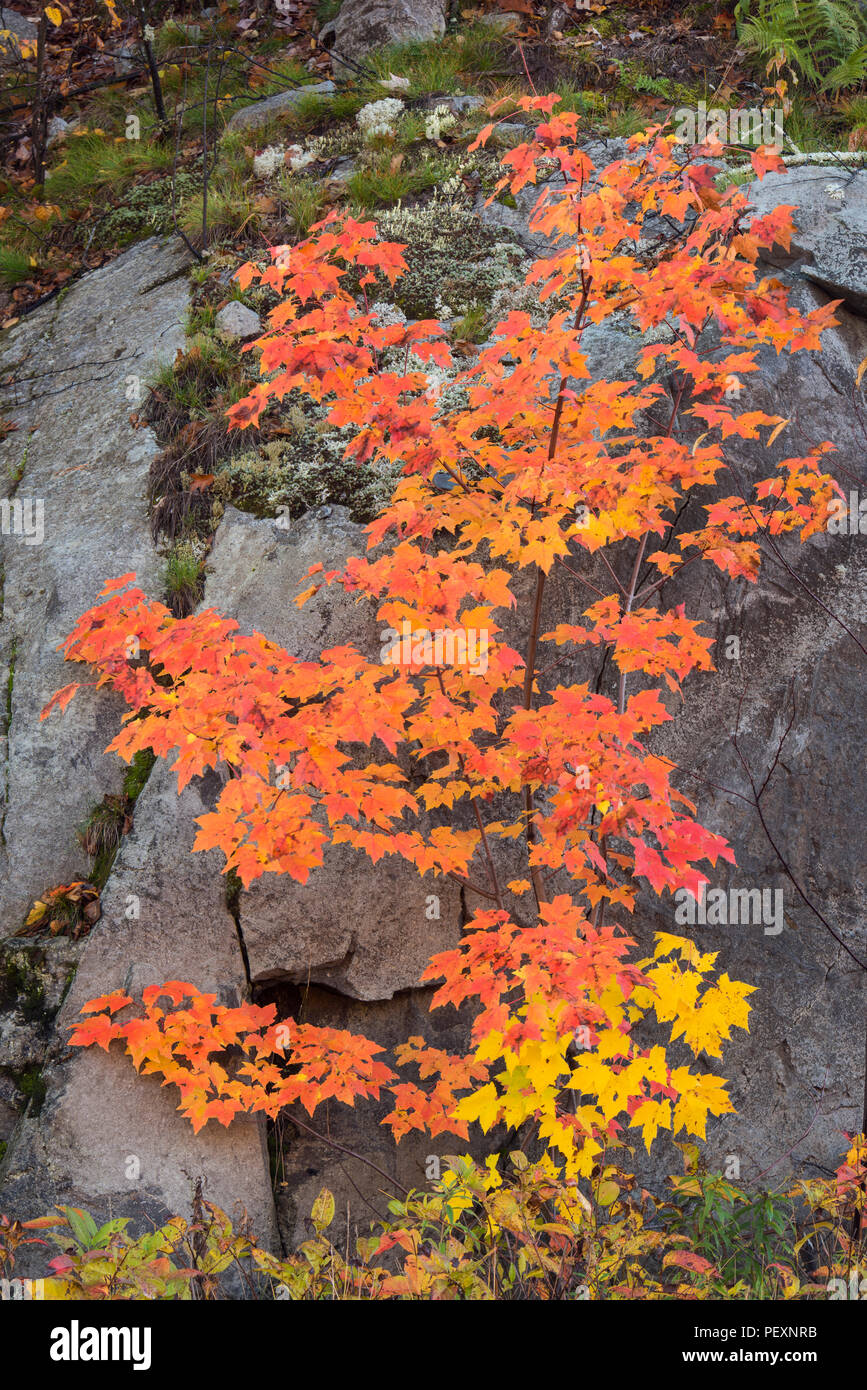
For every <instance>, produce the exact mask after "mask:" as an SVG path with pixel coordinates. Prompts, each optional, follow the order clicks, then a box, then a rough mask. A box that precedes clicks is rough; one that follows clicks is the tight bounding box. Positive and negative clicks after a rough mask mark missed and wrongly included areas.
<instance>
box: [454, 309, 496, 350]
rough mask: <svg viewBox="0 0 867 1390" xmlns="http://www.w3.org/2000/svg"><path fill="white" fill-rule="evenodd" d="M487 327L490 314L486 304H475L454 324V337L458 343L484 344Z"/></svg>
mask: <svg viewBox="0 0 867 1390" xmlns="http://www.w3.org/2000/svg"><path fill="white" fill-rule="evenodd" d="M487 326H488V313H487V310H486V309H485V306H484V304H473V305H471V307H470V308H469V309H468V310H467V312H466V313H465V314H464V316H463V318H461V319H458V321H457V323H454V324H452V337H453V338H455V339H456V340H457V341H458V342H465V343H483V342H484V341H485V336H486V331H487Z"/></svg>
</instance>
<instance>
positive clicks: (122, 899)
mask: <svg viewBox="0 0 867 1390" xmlns="http://www.w3.org/2000/svg"><path fill="white" fill-rule="evenodd" d="M219 787H220V782H219V778H217V777H216V776H215V775H211V776H209V777H205V778H200V779H197V781H196V782H195V783H193V784H190V785H189V786H188V787H187V788H186V789H185V790H184V792H183V793H182V794H181V796H180V797H179V796H178V793H177V784H176V780H175V777H174V775H173V774H172V773H171V772H170V771H169V769H168V767H167V766H166V765H165V764H162V765H161V766H160V767H158V768H157V769H155V770H154V772H153V774H152V776H151V778H150V779H149V781H148V783H147V785H146V787H145V788H144V790H143V792H142V793H141V795H140V797H139V799H138V802H137V804H136V823H135V826H134V829H133V830H132V832H131V833H130V834H129V835H128V836H127V837H126V838H125V840H124V842H123V844H122V846H121V849H120V851H119V853H118V856H117V859H116V861H115V865H114V868H113V871H112V874H111V877H110V879H109V882H108V884H107V886H106V888H105V891H104V893H103V895H102V908H103V915H102V917H101V919H100V921H99V922H98V923H97V925H96V926H95V927H94V928H93V930H92V931H91V933H90V935H89V936H88V937H87V939H86V940H85V942H84V943H83V949H82V950H81V954H80V959H79V961H78V968H77V971H76V973H75V976H74V980H73V981H72V984H71V986H70V989H69V992H68V994H67V995H66V997H65V999H64V1002H63V1005H62V1008H61V1010H60V1013H59V1014H58V1016H57V1019H56V1021H55V1032H54V1039H53V1042H52V1044H51V1047H50V1049H49V1052H48V1064H47V1066H46V1067H45V1070H44V1071H43V1073H42V1080H43V1084H44V1087H45V1096H44V1101H43V1102H42V1104H41V1107H36V1106H34V1105H33V1104H32V1103H31V1105H30V1107H29V1108H28V1110H27V1112H26V1114H25V1115H24V1116H23V1118H22V1120H21V1121H20V1123H19V1125H18V1127H17V1129H16V1130H15V1132H14V1134H13V1136H12V1138H11V1140H10V1143H9V1149H8V1152H7V1154H6V1158H5V1160H4V1163H3V1166H2V1169H0V1206H2V1208H3V1210H5V1211H7V1212H11V1213H13V1214H17V1215H21V1216H22V1217H23V1216H24V1215H31V1214H33V1213H34V1212H35V1211H44V1210H46V1209H50V1207H51V1206H52V1205H53V1204H54V1203H64V1204H72V1205H74V1206H81V1207H84V1208H85V1209H87V1210H89V1211H91V1212H93V1213H94V1214H95V1215H102V1216H103V1219H107V1217H108V1216H109V1215H114V1216H118V1215H122V1216H129V1217H132V1218H133V1220H134V1222H135V1223H136V1224H137V1225H140V1224H141V1223H143V1222H145V1221H147V1220H157V1221H162V1220H164V1219H165V1218H166V1217H167V1216H169V1215H172V1214H178V1215H182V1216H189V1214H190V1209H191V1203H192V1195H193V1190H194V1187H195V1183H196V1181H197V1179H198V1178H199V1177H202V1178H203V1179H204V1183H205V1187H204V1191H205V1195H206V1197H208V1198H209V1199H210V1200H211V1201H214V1202H216V1204H217V1205H218V1206H220V1207H222V1208H223V1209H224V1210H225V1211H226V1212H228V1213H229V1214H230V1215H233V1216H239V1215H240V1213H241V1210H242V1209H243V1211H245V1212H246V1213H247V1215H248V1217H249V1218H250V1222H251V1226H252V1229H253V1230H254V1231H255V1233H256V1235H257V1237H258V1239H259V1241H260V1243H261V1244H263V1245H265V1246H266V1247H267V1246H271V1247H273V1246H274V1244H275V1240H276V1234H275V1226H274V1213H273V1203H272V1196H271V1183H270V1177H269V1169H268V1157H267V1151H266V1147H265V1132H264V1124H263V1123H262V1121H261V1118H260V1117H253V1118H251V1119H249V1120H247V1121H244V1120H241V1122H240V1123H239V1124H236V1125H233V1126H232V1127H231V1128H230V1129H225V1128H223V1126H221V1125H219V1124H215V1123H214V1122H213V1121H211V1122H209V1123H208V1124H207V1125H206V1126H205V1127H204V1129H202V1130H201V1131H200V1132H199V1134H198V1135H196V1134H194V1133H193V1129H192V1126H191V1125H190V1124H189V1122H188V1121H187V1120H186V1119H184V1118H183V1117H182V1116H181V1115H180V1114H178V1111H177V1109H176V1106H177V1095H176V1094H175V1093H173V1091H172V1089H171V1088H169V1087H163V1086H161V1084H160V1078H159V1077H141V1076H138V1075H137V1073H136V1071H135V1069H134V1067H133V1065H132V1062H131V1060H130V1058H129V1057H127V1056H126V1055H125V1054H124V1053H123V1051H122V1049H121V1048H119V1047H117V1046H115V1047H113V1048H112V1049H111V1051H110V1052H108V1053H106V1052H104V1051H102V1050H101V1049H100V1048H96V1047H92V1048H86V1049H85V1048H82V1049H77V1048H72V1049H69V1048H66V1047H65V1046H64V1040H65V1038H66V1037H67V1027H68V1025H69V1024H71V1023H73V1022H74V1020H75V1018H76V1017H77V1015H78V1013H79V1010H80V1009H81V1006H82V1004H84V1003H85V1002H86V1001H87V1000H88V999H91V998H93V997H95V996H98V995H100V994H104V993H106V992H109V991H111V990H115V989H121V988H122V989H125V990H127V991H128V992H129V993H130V994H131V995H132V996H133V998H137V997H138V996H139V995H140V993H141V991H142V989H143V988H145V987H146V986H147V985H152V984H161V983H163V982H164V981H165V980H169V979H175V980H177V979H181V980H189V981H191V982H192V983H194V984H196V985H197V986H198V987H199V988H200V989H202V990H210V991H212V992H214V993H216V994H217V995H218V998H219V1000H220V1002H221V1003H223V1004H226V1005H230V1006H232V1005H236V1004H238V1003H240V1002H241V1000H242V999H244V998H245V997H246V996H247V979H246V974H245V970H244V959H243V953H242V950H241V945H240V942H239V939H238V932H237V928H236V924H235V921H234V918H233V916H232V914H231V912H230V910H229V907H228V905H227V898H226V882H225V879H224V878H223V877H222V876H221V874H220V864H219V856H218V855H217V854H215V853H211V854H207V855H204V854H193V853H192V845H193V840H194V838H195V831H196V827H195V824H194V821H195V817H196V816H199V815H202V814H203V813H204V812H205V811H208V810H211V809H213V805H214V801H215V799H216V796H217V794H218V792H219Z"/></svg>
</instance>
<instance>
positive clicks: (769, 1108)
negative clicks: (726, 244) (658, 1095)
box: [589, 246, 867, 1190]
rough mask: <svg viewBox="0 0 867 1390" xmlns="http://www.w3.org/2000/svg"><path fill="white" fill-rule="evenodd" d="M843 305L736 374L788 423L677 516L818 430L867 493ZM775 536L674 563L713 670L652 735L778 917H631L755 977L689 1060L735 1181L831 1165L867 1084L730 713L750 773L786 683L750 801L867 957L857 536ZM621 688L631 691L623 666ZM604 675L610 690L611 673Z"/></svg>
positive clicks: (862, 999) (662, 910)
mask: <svg viewBox="0 0 867 1390" xmlns="http://www.w3.org/2000/svg"><path fill="white" fill-rule="evenodd" d="M826 249H827V250H829V251H832V250H833V247H830V246H828V247H826ZM766 269H767V271H768V273H773V272H772V270H771V267H767V268H766ZM802 270H803V267H802V266H801V265H800V263H797V264H792V266H791V267H790V269H789V270H788V271H783V272H782V278H783V279H784V280H786V281H788V283H789V285H790V287H791V290H792V294H793V298H794V302H795V303H796V304H798V306H799V307H800V308H801V309H802V310H803V311H805V312H806V311H807V310H809V309H811V308H814V307H817V306H818V305H820V304H822V303H825V302H827V298H828V296H827V295H826V294H825V293H823V292H822V291H821V290H820V289H818V288H816V287H814V286H813V285H811V284H810V283H809V281H807V280H805V279H804V278H802V274H801V272H802ZM778 273H779V272H778ZM836 315H837V317H838V319H839V320H840V323H839V326H838V327H837V328H834V329H831V330H829V331H828V332H827V333H825V334H824V335H823V344H824V349H823V352H822V353H821V354H815V353H797V354H796V355H795V356H789V355H786V354H784V355H782V356H780V357H777V355H776V353H775V352H774V351H773V350H770V349H769V350H767V351H766V352H763V353H762V355H761V358H760V363H761V368H760V371H758V372H757V373H755V374H752V375H744V377H743V378H742V380H743V384H744V396H743V397H742V399H741V405H742V407H743V408H745V409H755V410H764V411H767V412H768V413H770V414H778V415H782V416H785V417H788V418H789V420H790V424H789V425H788V426H787V427H786V429H785V430H784V431H783V432H782V434H781V435H780V437H779V438H778V440H777V441H776V443H775V444H774V446H773V447H772V449H770V450H767V451H766V450H764V449H762V448H760V447H758V446H756V445H755V444H750V443H747V442H744V441H734V440H733V441H731V442H730V443H729V445H728V447H727V456H728V457H729V459H730V466H731V473H730V474H729V475H723V476H722V477H721V479H720V484H719V485H718V487H717V488H716V489H715V490H714V492H713V493H711V491H710V490H706V491H705V493H702V495H700V496H696V497H695V499H694V500H693V501H691V503H690V504H689V506H688V507H687V509H686V511H685V512H684V514H683V516H682V517H681V520H680V526H681V528H682V529H685V530H690V529H692V528H693V527H694V526H696V525H698V524H700V522H701V519H702V516H703V511H702V507H703V504H704V503H705V502H708V501H710V500H711V499H712V496H726V495H730V494H731V493H732V492H734V491H736V490H739V489H740V488H741V487H745V488H747V489H749V486H750V483H751V480H753V479H757V478H759V477H765V476H770V475H772V474H773V472H774V464H775V463H776V461H777V460H778V459H781V458H783V457H786V456H788V455H793V454H795V455H796V454H798V453H799V452H801V451H802V450H803V449H805V448H806V447H807V446H808V443H810V442H819V441H821V440H823V439H826V438H830V439H831V440H832V441H833V443H834V444H835V446H836V449H837V451H838V452H837V454H836V455H833V456H831V459H830V469H831V471H832V472H833V473H835V475H836V476H837V478H838V479H839V480H840V481H841V482H842V483H843V484H844V486H845V487H846V488H847V489H848V487H849V486H857V487H859V488H860V493H861V496H863V495H864V491H865V484H867V479H865V473H864V453H863V436H862V433H861V427H860V423H859V419H858V415H857V413H856V411H855V410H854V409H853V407H852V404H851V402H852V400H853V398H854V379H855V374H856V372H857V369H858V365H859V363H860V362H861V361H862V360H863V358H864V357H865V356H867V323H865V321H864V320H863V319H862V318H861V317H859V316H857V315H855V314H851V313H848V312H847V311H846V309H845V308H840V309H838V310H837V311H836ZM589 346H590V347H591V349H592V351H591V363H590V364H591V367H592V368H593V369H594V372H595V371H600V370H604V371H606V372H607V373H608V374H609V375H610V374H613V373H615V372H617V371H620V372H622V371H623V368H624V366H625V364H626V361H627V358H628V355H629V352H630V348H632V350H634V344H631V342H630V336H629V335H628V334H620V335H614V334H611V335H605V334H604V333H603V334H600V335H599V336H598V337H596V338H591V340H590V343H589ZM666 409H667V407H666ZM664 413H665V412H664ZM777 550H778V555H777V554H775V553H774V552H773V551H772V550H770V548H768V547H766V548H765V556H764V560H763V568H762V573H761V575H760V578H759V582H758V584H756V585H752V584H749V583H747V582H746V581H744V580H740V579H739V580H728V579H726V578H725V576H723V575H722V574H721V572H719V571H718V570H716V569H715V568H714V567H712V566H710V565H708V566H704V567H703V568H702V570H701V572H700V573H699V572H698V571H693V572H692V573H691V572H690V570H689V569H687V570H686V571H684V572H683V574H682V575H681V576H680V577H678V578H677V579H676V580H674V581H672V582H670V583H669V584H667V585H665V586H664V587H663V589H662V591H661V599H662V602H663V604H664V606H665V607H666V608H669V607H674V606H675V605H677V604H679V603H685V604H686V607H687V613H688V614H689V615H690V616H691V617H697V618H699V619H701V620H702V623H703V627H702V629H701V630H702V631H703V633H704V634H705V635H708V636H711V637H713V638H714V639H715V647H714V650H713V658H714V661H715V664H716V666H717V668H718V669H717V671H716V672H714V673H708V674H707V675H698V676H695V677H694V678H692V679H691V681H690V682H689V684H688V686H687V688H686V699H685V702H684V703H683V704H681V703H680V702H679V701H677V700H675V699H674V698H671V699H670V700H669V701H668V705H669V710H670V712H671V714H672V715H673V720H672V722H671V723H669V724H667V725H665V726H663V727H662V728H661V729H660V730H659V731H657V734H656V736H655V738H654V740H653V746H654V749H655V750H656V751H658V752H661V753H663V754H665V755H667V756H668V757H670V758H672V759H673V760H674V761H675V762H676V763H677V764H678V765H679V767H680V768H682V769H683V770H684V771H683V772H682V773H681V774H679V775H676V777H675V784H676V785H678V786H679V787H681V788H682V789H683V790H684V791H685V793H686V794H687V795H688V796H690V797H692V798H693V800H694V801H695V802H696V805H697V818H698V819H699V821H700V822H701V823H702V824H704V825H707V826H709V828H711V829H712V830H715V831H717V832H718V833H720V834H723V835H724V836H726V838H727V839H728V840H729V841H730V842H731V844H732V845H733V847H734V849H735V852H736V855H737V861H738V862H737V868H733V867H731V866H728V865H724V864H719V865H717V867H716V868H715V869H711V868H710V866H707V871H708V874H709V877H710V879H711V884H712V886H713V887H721V888H724V889H729V888H735V889H751V888H760V889H764V888H768V889H771V890H773V891H775V890H777V889H780V890H782V893H783V898H782V903H783V910H784V919H783V926H782V930H781V931H780V932H776V931H772V932H771V933H766V932H765V929H764V927H765V924H764V923H762V924H757V925H718V926H713V925H705V926H702V925H700V924H696V925H695V926H679V925H678V924H677V923H676V921H675V917H674V911H675V904H674V903H673V902H672V900H671V899H670V898H667V897H666V898H664V899H662V900H659V899H653V898H651V897H650V895H647V896H645V897H643V898H642V900H641V902H640V907H639V910H638V911H637V913H636V915H635V918H634V919H632V920H631V921H629V922H628V923H627V924H626V925H627V927H628V929H629V930H630V931H632V932H636V933H637V935H638V939H639V942H640V943H641V945H642V946H643V947H647V946H649V945H650V944H651V941H652V932H653V931H656V930H663V931H669V932H676V933H679V934H686V935H689V936H691V937H693V938H694V939H695V940H696V941H697V942H698V944H699V946H700V948H701V949H702V950H703V951H716V952H719V961H718V964H719V968H720V969H721V970H724V971H727V972H728V974H729V975H730V976H731V977H732V978H733V979H739V980H745V981H747V982H748V983H750V984H753V985H755V986H756V987H757V992H756V993H755V994H753V995H752V996H751V997H750V1002H751V1004H752V1008H753V1014H752V1020H751V1027H750V1032H749V1034H745V1033H743V1032H741V1031H740V1030H736V1031H735V1032H734V1033H733V1037H732V1041H731V1042H730V1043H729V1044H728V1045H726V1046H725V1047H724V1050H723V1056H722V1059H721V1061H719V1060H716V1059H708V1058H702V1059H701V1061H702V1064H703V1065H704V1066H705V1067H706V1068H707V1069H708V1070H710V1071H713V1072H716V1073H717V1074H719V1075H722V1076H724V1077H726V1078H728V1079H729V1080H730V1083H731V1084H730V1093H731V1096H732V1100H733V1103H734V1105H735V1107H736V1109H737V1112H738V1113H737V1115H734V1116H728V1117H726V1118H724V1119H722V1120H720V1121H714V1122H712V1123H710V1124H709V1125H708V1142H707V1146H706V1158H707V1162H708V1164H709V1166H710V1167H711V1168H714V1167H716V1168H718V1169H719V1168H724V1167H725V1166H726V1160H727V1156H728V1155H733V1156H735V1157H737V1158H738V1160H739V1162H740V1174H741V1177H742V1178H743V1180H744V1181H745V1182H747V1183H748V1184H750V1183H759V1182H764V1183H766V1184H767V1183H774V1182H782V1181H784V1180H785V1178H786V1176H787V1175H788V1174H789V1173H791V1172H793V1171H795V1172H803V1173H806V1174H808V1175H816V1174H817V1173H818V1172H820V1171H821V1170H823V1169H824V1170H828V1169H831V1168H833V1167H834V1166H835V1164H836V1162H837V1161H838V1160H839V1155H840V1153H841V1152H842V1149H843V1148H844V1146H845V1139H844V1135H845V1133H852V1132H853V1131H855V1130H857V1129H858V1128H859V1127H860V1124H861V1109H862V1104H863V1090H864V1029H865V1012H867V1010H865V1006H867V993H865V977H864V973H863V972H862V970H861V969H859V967H858V965H857V964H856V962H855V961H854V960H853V959H852V957H851V956H850V955H848V954H847V952H846V950H845V949H844V946H843V945H841V944H839V943H838V942H837V941H836V940H835V939H834V936H832V935H831V933H830V932H829V931H828V930H827V928H826V927H825V926H823V924H822V923H821V922H820V921H819V919H818V918H817V916H816V915H815V914H814V913H813V912H812V911H811V910H810V908H809V907H808V906H807V904H806V903H805V902H804V901H803V899H802V898H801V897H800V896H799V894H798V892H797V891H796V889H795V887H794V886H793V884H792V882H791V880H790V879H789V878H788V877H787V875H786V873H785V870H784V868H783V865H782V864H781V862H780V860H779V859H778V857H777V855H776V854H775V852H774V849H773V847H772V845H771V844H770V843H769V841H768V839H767V838H766V836H765V833H764V832H763V830H762V826H761V823H760V821H759V818H758V816H757V814H756V811H755V809H754V808H753V807H752V806H751V805H750V804H749V798H750V797H751V789H750V786H749V782H748V779H747V776H746V773H745V770H744V768H743V766H742V764H741V762H740V760H739V757H738V755H737V752H736V751H735V748H734V744H733V741H732V737H733V735H734V734H735V732H736V730H737V728H738V722H739V721H740V735H739V740H738V741H739V744H740V748H741V752H742V754H743V756H744V757H745V759H746V761H747V763H748V765H749V766H750V768H751V769H752V771H753V774H754V776H755V778H756V781H757V785H758V786H761V783H762V781H763V780H764V777H765V774H766V772H767V771H768V769H769V767H770V766H771V764H772V762H773V760H774V757H775V754H776V752H777V749H778V747H779V744H780V740H781V738H782V737H783V734H784V732H785V729H786V725H787V723H788V720H789V716H790V714H791V713H792V708H793V706H792V699H793V698H794V713H795V718H794V722H793V726H792V730H791V733H790V734H789V737H788V739H787V741H786V744H785V748H784V751H783V753H782V755H781V758H780V762H779V765H778V767H777V770H776V772H775V774H774V776H773V778H772V780H771V782H770V784H769V786H768V788H767V791H766V792H765V793H764V796H763V799H762V805H763V811H764V815H765V819H766V823H767V825H768V829H769V830H770V833H771V835H772V837H773V839H774V841H775V843H776V845H777V847H778V848H779V850H780V853H781V854H782V856H783V858H784V859H785V861H786V863H787V864H788V866H789V868H790V869H791V872H792V874H793V876H794V878H795V879H796V880H797V882H798V884H799V885H800V887H801V888H802V890H803V891H804V893H805V894H806V895H807V897H808V898H809V899H810V901H811V902H812V903H813V904H814V905H815V907H816V908H817V909H818V910H819V912H820V913H821V914H822V915H823V916H824V917H825V918H826V920H827V922H828V923H829V924H830V926H831V928H832V929H833V931H834V932H836V934H837V935H838V936H839V937H840V938H841V940H842V942H843V943H845V946H848V948H849V949H850V950H851V951H852V952H854V954H855V956H857V957H859V958H860V959H861V960H862V961H863V960H867V940H865V932H864V922H865V920H867V881H865V877H864V873H863V836H862V834H861V831H860V827H861V826H862V825H863V823H864V819H865V816H867V801H865V787H864V778H863V764H862V759H861V755H860V748H861V744H862V732H861V730H862V728H863V719H864V708H865V706H864V661H865V657H864V653H863V651H862V650H861V649H860V648H859V647H858V645H857V644H856V642H855V641H853V639H852V637H851V636H849V635H848V634H847V633H846V632H845V631H844V629H843V628H842V627H841V625H840V622H838V621H835V619H834V617H833V616H832V615H836V616H837V618H839V619H841V620H842V622H843V623H845V624H846V626H848V627H849V628H850V630H851V632H852V633H853V634H854V635H855V637H857V638H859V639H860V641H861V643H862V644H864V643H865V633H867V603H865V594H867V552H865V537H864V536H863V535H847V536H842V535H841V536H835V535H832V534H825V533H820V534H819V535H817V536H815V537H813V538H811V539H810V540H809V541H807V542H805V543H804V544H801V543H799V541H798V540H797V539H792V538H789V539H786V540H784V541H782V542H780V543H778V545H777ZM787 566H788V568H787ZM732 635H734V636H737V637H738V638H739V640H740V658H739V660H729V659H727V658H726V654H725V644H726V639H727V638H728V637H729V636H732ZM630 688H631V689H634V688H636V682H635V679H634V678H633V681H632V682H631V685H630ZM603 689H605V690H606V692H607V693H609V694H612V693H613V687H607V686H603ZM745 797H746V798H747V800H744V798H745ZM770 925H772V926H773V925H774V924H773V923H772V924H770ZM683 1060H686V1057H685V1056H684V1058H683ZM679 1169H680V1157H679V1155H678V1153H677V1152H676V1150H674V1149H673V1147H672V1146H671V1144H670V1143H668V1142H667V1140H666V1139H665V1137H664V1136H660V1138H659V1139H658V1140H657V1141H656V1143H655V1145H654V1152H653V1154H652V1156H651V1157H650V1158H647V1157H646V1156H644V1155H642V1154H641V1151H640V1150H639V1161H638V1171H639V1172H640V1173H641V1175H642V1179H643V1180H644V1181H646V1182H648V1183H649V1184H652V1185H654V1186H656V1187H657V1188H659V1189H660V1190H661V1189H662V1188H663V1177H664V1175H665V1174H666V1173H668V1172H676V1171H679Z"/></svg>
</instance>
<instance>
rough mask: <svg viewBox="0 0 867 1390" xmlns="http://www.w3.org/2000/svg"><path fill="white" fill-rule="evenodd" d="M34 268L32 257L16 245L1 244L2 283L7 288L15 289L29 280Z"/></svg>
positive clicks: (0, 281) (0, 274)
mask: <svg viewBox="0 0 867 1390" xmlns="http://www.w3.org/2000/svg"><path fill="white" fill-rule="evenodd" d="M33 270H34V267H33V266H32V265H31V264H30V257H29V256H28V255H26V254H25V253H24V252H23V251H17V250H16V249H15V247H14V246H0V284H3V285H5V287H6V289H9V290H11V289H14V288H15V286H16V285H20V284H22V283H23V282H24V281H25V280H29V279H30V277H31V275H32V274H33Z"/></svg>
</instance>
